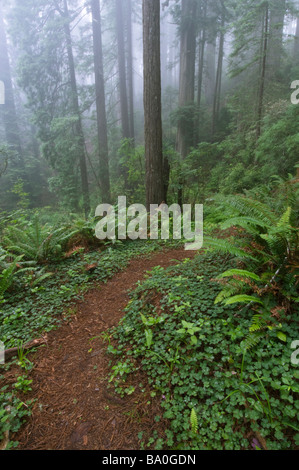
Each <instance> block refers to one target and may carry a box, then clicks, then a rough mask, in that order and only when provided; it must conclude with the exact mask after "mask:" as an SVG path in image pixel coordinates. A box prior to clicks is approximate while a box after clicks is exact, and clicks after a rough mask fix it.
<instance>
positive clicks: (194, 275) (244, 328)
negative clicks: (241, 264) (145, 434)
mask: <svg viewBox="0 0 299 470" xmlns="http://www.w3.org/2000/svg"><path fill="white" fill-rule="evenodd" d="M232 263H233V260H232V258H228V257H226V258H225V257H224V256H222V255H221V256H220V255H215V254H208V253H205V254H198V255H197V256H196V257H195V259H194V260H190V259H188V258H187V259H186V260H185V261H184V262H183V263H181V264H179V265H177V266H176V267H175V268H173V267H171V268H168V269H163V268H162V267H159V266H157V267H156V268H155V269H153V270H152V271H151V272H150V273H148V277H147V279H146V280H145V281H144V282H142V283H139V284H138V285H137V287H136V289H135V290H133V291H132V292H131V300H130V302H129V304H128V305H127V307H126V314H125V316H124V318H123V319H122V321H121V322H120V324H119V325H118V327H116V328H114V329H113V330H112V332H113V336H112V338H113V341H112V342H111V344H110V345H109V347H108V352H109V353H110V354H111V355H112V356H111V373H110V379H109V380H110V382H111V386H114V387H115V389H116V391H117V392H118V393H120V394H121V395H124V394H126V393H130V394H131V393H134V392H135V387H136V385H132V384H131V385H130V379H131V378H132V380H133V378H134V377H135V376H136V373H137V372H138V371H139V370H141V371H142V372H143V373H145V374H146V376H147V380H148V383H149V385H150V387H151V389H152V397H153V398H154V397H155V400H157V399H158V400H159V401H160V407H161V414H160V415H157V416H154V417H153V419H154V421H155V422H156V429H155V430H154V432H153V433H152V435H151V437H150V438H149V439H148V438H147V440H145V439H144V438H142V437H141V436H140V439H141V441H140V445H141V447H142V448H149V447H150V448H155V449H208V450H221V449H228V450H239V449H241V450H245V449H253V448H254V449H259V448H261V449H262V448H267V449H273V450H278V449H283V450H286V449H295V448H296V446H298V437H299V434H298V431H299V429H298V417H299V400H298V391H299V388H298V382H297V379H298V376H299V374H298V372H299V370H298V365H297V366H296V365H295V364H293V363H292V361H291V355H292V353H293V352H294V351H293V350H292V349H291V344H292V342H293V341H294V340H297V339H298V338H297V337H298V332H297V330H298V311H297V313H294V312H292V314H285V318H284V319H283V321H282V322H281V323H279V322H278V321H275V318H273V322H272V323H273V324H276V327H273V328H269V329H268V331H267V332H266V333H265V334H264V336H263V337H262V338H261V339H260V341H259V343H258V345H257V346H256V347H255V348H252V349H250V350H246V348H245V346H244V344H245V339H246V337H247V336H248V331H249V328H250V326H251V323H252V314H253V313H254V312H253V311H252V307H250V306H249V307H248V306H245V307H244V306H243V307H240V306H237V305H236V304H235V305H223V304H219V303H216V304H215V298H216V297H217V295H218V294H219V291H220V290H221V286H219V283H217V282H216V281H215V278H216V277H217V276H218V275H219V274H220V273H221V272H223V271H224V270H226V269H228V268H231V267H232ZM278 330H279V331H280V332H281V334H279V335H277V331H278ZM281 338H283V340H282V339H281ZM296 382H297V383H296ZM136 388H138V387H136ZM161 420H163V423H164V421H165V420H166V422H167V423H168V425H167V430H166V431H165V432H164V433H162V434H163V435H161V432H160V424H159V423H160V421H161ZM297 448H298V447H297Z"/></svg>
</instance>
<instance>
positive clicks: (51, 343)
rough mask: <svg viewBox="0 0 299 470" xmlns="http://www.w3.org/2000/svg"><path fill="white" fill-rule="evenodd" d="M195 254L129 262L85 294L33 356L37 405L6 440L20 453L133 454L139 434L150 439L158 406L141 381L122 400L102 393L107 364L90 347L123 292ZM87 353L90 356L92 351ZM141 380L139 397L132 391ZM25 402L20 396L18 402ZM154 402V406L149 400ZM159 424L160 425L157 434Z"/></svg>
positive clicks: (122, 301)
mask: <svg viewBox="0 0 299 470" xmlns="http://www.w3.org/2000/svg"><path fill="white" fill-rule="evenodd" d="M195 254H196V252H194V251H185V250H184V249H183V248H180V249H176V250H173V249H171V250H164V251H162V252H159V253H155V254H153V255H151V256H150V258H145V257H139V258H136V259H133V260H132V261H131V262H130V263H129V265H128V267H127V268H126V269H125V270H124V271H121V272H119V273H117V274H116V275H115V276H114V277H113V278H111V279H110V280H108V282H107V283H106V284H104V283H101V284H100V285H98V286H96V287H94V288H92V289H91V290H89V291H88V292H87V293H86V294H85V296H84V300H83V301H81V302H78V303H77V304H76V314H75V316H74V317H72V320H71V322H70V323H68V324H63V325H62V326H61V327H60V328H58V329H57V330H54V331H52V332H51V333H49V334H48V341H47V345H46V346H45V347H41V348H39V349H38V351H37V352H36V353H35V354H34V355H33V357H32V358H31V360H32V361H33V362H34V364H35V367H34V369H33V370H32V371H31V372H29V377H28V378H29V379H32V380H33V382H32V392H30V394H26V400H27V399H30V398H35V399H37V401H36V403H35V404H34V406H33V410H32V416H31V417H30V418H29V419H28V421H27V422H26V423H25V424H24V425H23V427H22V428H21V430H20V431H19V433H18V434H17V435H15V436H11V438H12V439H13V440H17V441H18V442H19V446H18V449H20V450H25V449H26V450H72V449H74V450H75V449H76V450H138V449H139V448H140V440H139V439H138V433H139V432H140V431H143V432H144V433H145V435H146V434H147V433H150V432H151V430H152V428H153V427H154V425H155V424H156V423H155V422H154V417H155V415H156V414H159V413H160V412H161V411H160V407H159V401H158V400H159V399H152V398H151V397H150V390H148V387H147V386H146V385H145V384H146V378H145V377H142V372H140V376H138V377H137V376H136V377H135V379H136V381H137V383H136V385H137V388H136V391H135V392H134V393H133V394H132V395H130V396H125V398H119V397H117V396H115V395H114V394H113V388H111V389H107V385H108V379H107V374H108V372H109V367H108V365H109V361H110V358H109V357H108V355H107V354H106V348H107V343H103V341H102V340H101V339H99V338H97V339H93V340H91V339H92V338H93V337H95V336H99V335H100V333H102V332H104V331H106V330H107V329H108V328H111V327H112V326H115V325H117V324H118V322H119V320H120V319H121V318H122V317H123V316H124V308H125V307H126V305H127V303H128V301H129V295H128V290H130V289H132V288H133V287H134V285H135V284H136V283H137V281H138V280H142V279H143V278H144V275H145V273H146V271H148V270H151V269H152V268H154V267H155V266H158V265H159V266H161V267H168V266H171V265H176V264H177V263H178V262H179V261H182V260H183V259H185V258H192V257H193V256H194V255H195ZM91 349H92V350H91ZM142 378H143V379H144V380H143V384H144V389H145V391H144V392H142V391H141V389H140V387H139V386H138V385H139V383H140V380H142ZM24 399H25V397H24ZM155 400H156V401H155ZM162 426H163V423H162V422H160V423H159V428H160V429H161V427H162Z"/></svg>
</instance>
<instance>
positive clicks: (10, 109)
mask: <svg viewBox="0 0 299 470" xmlns="http://www.w3.org/2000/svg"><path fill="white" fill-rule="evenodd" d="M0 80H1V81H2V82H3V83H4V95H5V96H4V98H5V100H4V104H3V105H1V108H2V110H3V118H4V126H5V135H6V140H7V143H8V145H9V146H10V147H11V148H12V150H14V151H15V152H16V154H17V159H18V164H19V166H20V168H21V169H24V157H23V151H22V145H21V140H20V131H19V126H18V119H17V112H16V106H15V98H14V90H13V83H12V77H11V68H10V61H9V55H8V47H7V38H6V33H5V24H4V18H3V11H2V6H1V4H0Z"/></svg>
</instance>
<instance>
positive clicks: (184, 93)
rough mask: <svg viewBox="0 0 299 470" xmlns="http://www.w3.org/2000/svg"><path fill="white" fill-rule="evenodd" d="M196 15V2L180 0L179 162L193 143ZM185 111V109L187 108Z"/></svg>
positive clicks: (193, 0) (180, 194)
mask: <svg viewBox="0 0 299 470" xmlns="http://www.w3.org/2000/svg"><path fill="white" fill-rule="evenodd" d="M196 14H197V2H196V1H195V0H182V13H181V24H180V34H181V38H180V86H179V107H180V108H181V109H182V110H184V111H183V112H182V113H181V116H180V118H179V120H178V129H177V146H176V147H177V152H178V154H179V155H180V158H181V160H184V159H185V158H186V156H187V155H188V151H189V149H190V147H191V146H192V145H193V142H194V85H195V58H196V28H195V23H196ZM189 106H190V108H188V109H187V107H189ZM182 186H183V181H181V182H180V188H179V191H178V204H179V205H182V202H183V193H182V191H183V190H182Z"/></svg>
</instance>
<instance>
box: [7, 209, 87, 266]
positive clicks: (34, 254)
mask: <svg viewBox="0 0 299 470" xmlns="http://www.w3.org/2000/svg"><path fill="white" fill-rule="evenodd" d="M77 232H78V229H75V230H73V231H72V230H70V228H69V227H60V228H57V229H55V230H53V228H52V227H51V226H49V225H47V224H46V225H41V224H40V222H39V220H38V217H35V218H34V219H33V222H32V223H31V224H30V225H28V226H26V227H16V226H12V225H11V226H8V227H7V228H6V230H5V233H4V236H3V244H4V246H5V247H6V248H7V249H8V250H9V251H10V252H11V253H14V254H16V255H23V256H24V260H27V261H34V262H36V263H43V262H46V261H49V260H50V259H51V258H59V257H60V256H61V254H62V252H63V247H64V245H65V243H66V242H67V240H69V238H70V237H71V236H73V235H74V234H76V233H77Z"/></svg>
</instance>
